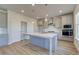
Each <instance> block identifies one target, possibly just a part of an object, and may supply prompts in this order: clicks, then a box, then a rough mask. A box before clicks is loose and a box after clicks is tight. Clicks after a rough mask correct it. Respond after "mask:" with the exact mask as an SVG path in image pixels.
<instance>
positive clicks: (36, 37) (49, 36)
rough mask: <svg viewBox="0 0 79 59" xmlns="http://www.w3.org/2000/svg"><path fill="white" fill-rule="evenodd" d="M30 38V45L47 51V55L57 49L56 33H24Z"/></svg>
mask: <svg viewBox="0 0 79 59" xmlns="http://www.w3.org/2000/svg"><path fill="white" fill-rule="evenodd" d="M25 34H26V35H29V36H30V40H31V43H32V44H34V45H37V46H40V47H42V48H46V49H48V50H49V54H52V52H53V51H54V52H55V51H56V49H57V33H25Z"/></svg>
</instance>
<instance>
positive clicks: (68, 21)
mask: <svg viewBox="0 0 79 59" xmlns="http://www.w3.org/2000/svg"><path fill="white" fill-rule="evenodd" d="M72 24H73V18H72V14H69V15H64V16H62V29H63V26H64V25H72ZM72 27H73V25H72Z"/></svg>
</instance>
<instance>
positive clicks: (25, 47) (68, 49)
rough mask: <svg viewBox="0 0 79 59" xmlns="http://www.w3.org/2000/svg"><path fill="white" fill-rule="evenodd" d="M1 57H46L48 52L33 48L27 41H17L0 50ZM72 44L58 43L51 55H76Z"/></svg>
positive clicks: (66, 42)
mask: <svg viewBox="0 0 79 59" xmlns="http://www.w3.org/2000/svg"><path fill="white" fill-rule="evenodd" d="M0 54H1V55H48V50H47V49H44V48H41V47H39V46H35V45H33V44H31V43H30V42H29V41H26V40H24V41H19V42H16V43H13V44H11V45H9V46H6V47H1V48H0ZM78 54H79V53H78V52H77V51H76V49H75V46H74V44H73V42H68V41H58V48H57V51H56V52H53V55H78Z"/></svg>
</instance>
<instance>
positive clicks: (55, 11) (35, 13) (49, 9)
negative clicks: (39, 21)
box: [0, 4, 75, 18]
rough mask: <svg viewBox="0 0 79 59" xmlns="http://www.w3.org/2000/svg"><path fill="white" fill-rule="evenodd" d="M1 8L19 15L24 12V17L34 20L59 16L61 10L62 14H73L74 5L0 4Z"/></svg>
mask: <svg viewBox="0 0 79 59" xmlns="http://www.w3.org/2000/svg"><path fill="white" fill-rule="evenodd" d="M0 7H1V8H4V9H9V10H13V11H16V12H19V13H21V10H24V13H23V14H24V15H26V16H29V17H32V18H36V17H41V18H42V17H46V14H48V17H54V16H58V15H61V14H60V13H59V10H62V14H66V13H70V12H73V10H74V8H75V5H74V4H48V5H47V6H45V4H36V5H35V6H32V5H31V4H0Z"/></svg>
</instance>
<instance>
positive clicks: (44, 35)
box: [23, 33, 57, 38]
mask: <svg viewBox="0 0 79 59" xmlns="http://www.w3.org/2000/svg"><path fill="white" fill-rule="evenodd" d="M23 34H27V35H33V36H39V37H43V38H53V37H54V36H57V33H23Z"/></svg>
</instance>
